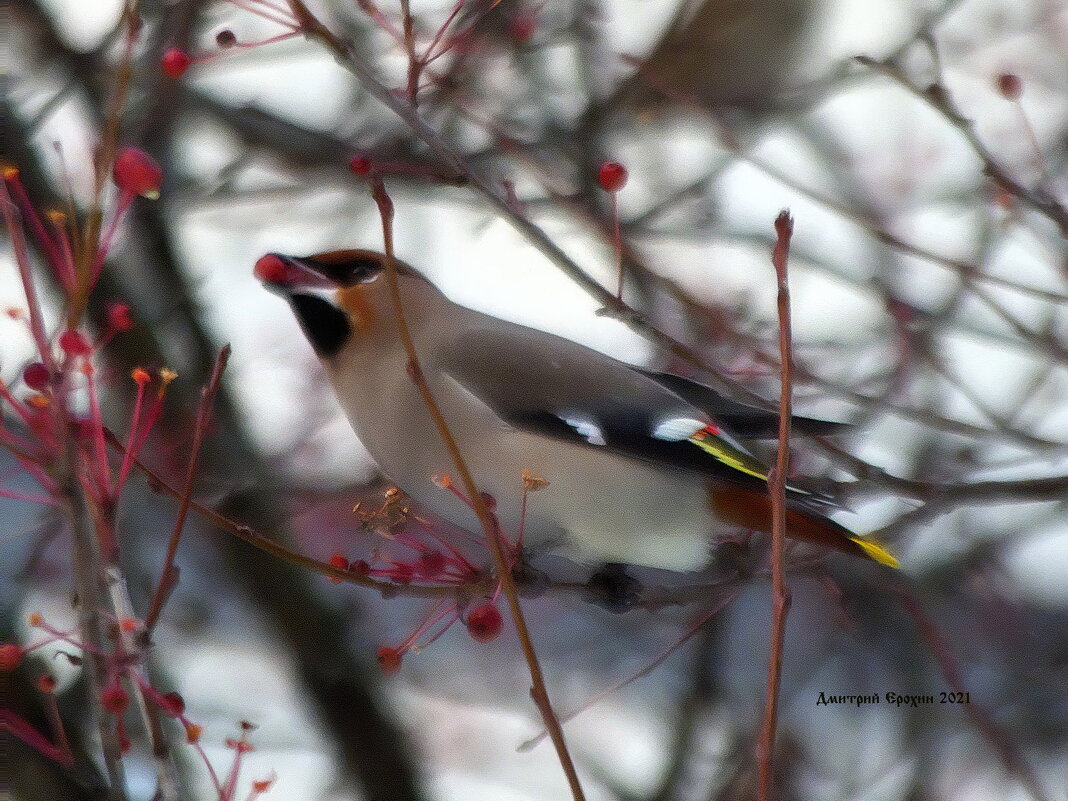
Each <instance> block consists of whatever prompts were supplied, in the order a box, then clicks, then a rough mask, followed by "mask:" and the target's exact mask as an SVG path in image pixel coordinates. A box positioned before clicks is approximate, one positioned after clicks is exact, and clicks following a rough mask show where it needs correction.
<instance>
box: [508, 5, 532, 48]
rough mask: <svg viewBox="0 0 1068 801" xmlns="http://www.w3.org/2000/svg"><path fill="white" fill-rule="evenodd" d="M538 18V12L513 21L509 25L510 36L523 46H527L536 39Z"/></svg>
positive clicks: (523, 15) (521, 16)
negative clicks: (535, 32)
mask: <svg viewBox="0 0 1068 801" xmlns="http://www.w3.org/2000/svg"><path fill="white" fill-rule="evenodd" d="M537 25H538V16H537V12H536V11H535V12H533V13H528V14H522V15H520V16H518V17H516V18H515V19H513V20H512V21H511V23H510V24H509V25H508V35H509V36H511V37H512V39H513V40H514V41H515V42H516V43H518V44H521V45H525V44H527V43H528V42H530V40H531V39H533V38H534V31H535V30H536V29H537Z"/></svg>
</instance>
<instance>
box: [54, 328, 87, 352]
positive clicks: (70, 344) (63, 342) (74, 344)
mask: <svg viewBox="0 0 1068 801" xmlns="http://www.w3.org/2000/svg"><path fill="white" fill-rule="evenodd" d="M59 347H60V348H62V349H63V352H64V353H66V354H67V355H68V356H88V355H89V354H90V353H92V352H93V346H92V345H90V344H89V340H87V339H86V338H85V337H84V336H82V335H81V334H80V333H79V332H78V331H73V330H70V329H68V330H66V331H64V332H63V333H62V334H60V335H59Z"/></svg>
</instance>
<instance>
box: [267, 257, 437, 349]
mask: <svg viewBox="0 0 1068 801" xmlns="http://www.w3.org/2000/svg"><path fill="white" fill-rule="evenodd" d="M394 263H395V265H396V268H397V278H398V283H399V285H400V289H401V295H402V298H403V300H404V307H405V311H406V312H408V311H409V307H411V313H414V314H419V312H420V308H421V306H423V305H424V304H422V303H421V302H420V299H421V298H422V297H423V296H424V295H427V294H428V292H427V290H429V294H430V295H438V294H439V293H438V292H437V290H436V289H435V288H434V287H433V285H432V284H430V283H429V282H428V281H427V280H426V279H425V278H424V277H423V276H422V275H420V274H419V273H417V272H416V271H415V270H414V269H413V268H411V267H410V266H408V265H407V264H405V263H404V262H402V261H400V260H395V262H394ZM386 268H387V259H386V256H385V255H384V254H382V253H378V252H376V251H373V250H333V251H329V252H326V253H317V254H315V255H313V256H285V255H282V254H280V253H268V254H267V255H266V256H263V257H262V258H260V259H259V261H257V262H256V266H255V269H254V271H253V272H254V274H255V276H256V277H257V278H259V279H260V280H261V281H262V282H263V283H264V285H265V286H266V287H267V288H268V289H269V290H271V291H272V292H276V293H278V294H279V295H281V296H282V297H284V298H285V299H286V300H287V301H288V302H289V305H290V306H291V307H292V309H293V313H294V314H295V315H296V317H297V320H298V322H299V323H300V326H301V328H302V329H303V330H304V334H305V336H307V338H308V341H309V342H311V344H312V347H314V348H315V352H316V353H317V354H318V355H319V357H320V358H324V359H326V358H329V357H333V356H335V355H337V354H338V353H339V352H340V351H342V350H343V349H344V348H346V347H347V346H348V345H350V344H354V343H358V341H359V340H361V339H370V338H373V337H374V336H375V335H376V334H377V335H382V334H388V332H389V331H391V330H392V329H393V328H394V319H395V315H394V312H393V309H392V302H391V298H390V291H389V286H388V282H387V281H386V278H385V272H386Z"/></svg>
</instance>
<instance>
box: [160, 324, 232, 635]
mask: <svg viewBox="0 0 1068 801" xmlns="http://www.w3.org/2000/svg"><path fill="white" fill-rule="evenodd" d="M229 360H230V346H229V345H224V346H223V348H222V350H220V351H219V355H218V357H217V358H216V359H215V367H214V369H213V370H212V372H211V379H210V380H209V381H208V383H207V385H206V386H205V387H204V389H203V390H201V393H200V406H199V408H198V409H197V417H196V424H195V426H194V429H193V446H192V452H191V453H190V455H189V467H188V468H187V470H186V474H185V486H184V487H183V488H182V497H181V501H180V503H179V505H178V514H177V515H176V516H175V519H174V530H173V531H171V538H170V541H169V542H168V543H167V557H166V558H165V559H164V560H163V571H162V572H161V573H160V577H159V583H158V584H157V585H156V592H155V594H153V596H152V603H151V604H150V605H149V608H148V614H147V615H145V628H146V629H147V630H148V631H149V632H151V631H152V630H153V629H154V628H155V627H156V623H157V621H158V620H159V615H160V612H162V611H163V605H164V604H165V603H166V602H167V599H168V598H169V597H170V594H171V591H172V590H173V589H174V586H175V584H176V583H177V581H178V570H177V568H176V567H175V565H174V557H175V556H176V555H177V553H178V541H179V540H180V539H181V538H182V529H183V528H184V527H185V519H186V516H187V515H188V514H189V507H190V504H191V503H192V500H193V498H192V496H193V484H194V482H195V481H196V476H197V467H198V466H199V464H200V449H201V447H202V446H203V444H204V435H205V434H206V433H207V430H208V423H209V421H210V420H211V407H212V404H213V402H214V400H215V395H216V394H217V393H218V392H219V383H220V382H221V381H222V374H223V371H224V370H225V369H226V363H227V362H228V361H229Z"/></svg>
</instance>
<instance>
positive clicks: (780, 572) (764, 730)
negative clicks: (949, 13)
mask: <svg viewBox="0 0 1068 801" xmlns="http://www.w3.org/2000/svg"><path fill="white" fill-rule="evenodd" d="M793 231H794V221H793V218H792V217H791V216H790V213H789V212H787V211H782V212H780V213H779V216H778V217H777V218H776V219H775V234H776V240H775V249H774V251H773V252H772V255H771V261H772V263H773V264H774V265H775V275H776V277H777V278H778V285H779V292H778V306H779V353H780V355H781V358H782V390H781V392H780V395H779V450H778V455H777V457H776V460H775V469H774V470H772V471H771V475H770V476H769V477H768V492H769V493H770V494H771V524H772V539H771V588H772V598H773V602H774V603H773V606H772V617H771V646H770V653H769V655H768V686H767V698H766V700H765V703H764V719H763V722H762V724H761V726H760V741H759V743H758V745H757V759H758V771H759V773H758V777H757V798H758V799H760V801H768V799H769V798H770V797H771V781H772V775H773V771H772V764H773V754H774V750H775V728H776V723H777V721H778V705H779V682H780V679H781V677H782V651H783V643H784V642H785V640H786V615H787V613H788V612H789V611H790V591H789V589H787V587H786V579H785V575H784V574H785V566H784V562H785V551H786V475H787V473H788V472H789V466H790V415H791V405H792V404H791V393H792V386H791V378H792V376H791V372H790V368H791V364H792V362H793V356H792V354H793V346H792V343H791V332H790V286H789V282H788V275H787V263H788V261H789V256H790V237H791V235H792V234H793Z"/></svg>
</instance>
